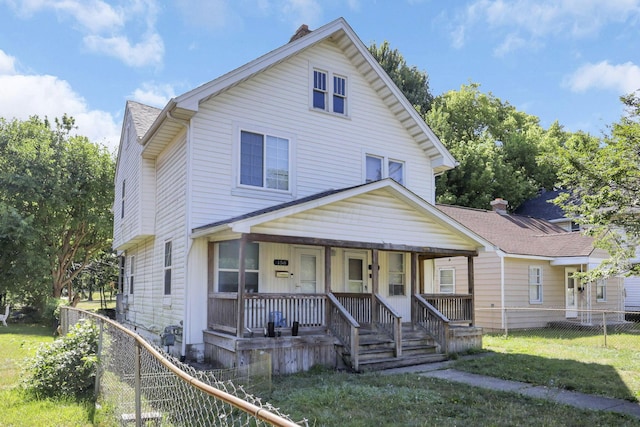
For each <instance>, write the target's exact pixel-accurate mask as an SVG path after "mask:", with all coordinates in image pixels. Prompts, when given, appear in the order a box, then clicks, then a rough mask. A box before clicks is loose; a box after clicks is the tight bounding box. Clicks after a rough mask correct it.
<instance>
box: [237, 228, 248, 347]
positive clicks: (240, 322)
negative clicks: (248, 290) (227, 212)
mask: <svg viewBox="0 0 640 427" xmlns="http://www.w3.org/2000/svg"><path fill="white" fill-rule="evenodd" d="M246 246H247V238H246V235H244V234H243V235H242V238H241V239H240V248H239V250H238V319H237V323H236V329H237V330H236V336H237V337H238V338H242V336H243V335H244V286H245V282H246V272H245V262H244V261H245V253H246Z"/></svg>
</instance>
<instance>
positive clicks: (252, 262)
mask: <svg viewBox="0 0 640 427" xmlns="http://www.w3.org/2000/svg"><path fill="white" fill-rule="evenodd" d="M239 252H240V241H239V240H230V241H227V242H220V243H218V292H238V281H239V272H240V262H239V260H240V255H239ZM259 255H260V246H259V244H258V243H254V242H250V243H246V246H245V257H244V271H245V287H244V288H245V291H246V292H258V273H259V271H260V264H259Z"/></svg>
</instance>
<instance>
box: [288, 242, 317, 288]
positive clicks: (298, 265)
mask: <svg viewBox="0 0 640 427" xmlns="http://www.w3.org/2000/svg"><path fill="white" fill-rule="evenodd" d="M294 252H295V255H294V259H295V260H296V262H295V272H294V274H293V285H294V292H296V293H303V294H315V293H318V292H323V287H322V283H323V280H322V265H323V263H322V260H321V255H322V250H321V249H319V248H295V249H294Z"/></svg>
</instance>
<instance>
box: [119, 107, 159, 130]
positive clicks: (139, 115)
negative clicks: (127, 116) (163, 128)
mask: <svg viewBox="0 0 640 427" xmlns="http://www.w3.org/2000/svg"><path fill="white" fill-rule="evenodd" d="M127 110H129V112H130V113H131V120H132V123H133V125H134V127H135V130H136V135H137V136H138V138H142V137H143V136H144V134H146V133H147V131H148V130H149V128H150V127H151V125H152V124H153V122H154V121H155V120H156V119H157V118H158V115H159V114H160V111H161V110H160V109H159V108H156V107H152V106H150V105H145V104H141V103H140V102H136V101H127Z"/></svg>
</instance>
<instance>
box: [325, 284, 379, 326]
mask: <svg viewBox="0 0 640 427" xmlns="http://www.w3.org/2000/svg"><path fill="white" fill-rule="evenodd" d="M333 295H334V296H335V297H336V298H337V300H338V301H340V304H342V306H343V307H344V308H345V309H346V310H347V311H348V312H349V313H351V316H353V318H354V319H356V321H357V322H358V323H365V324H371V294H359V293H342V292H341V293H334V294H333Z"/></svg>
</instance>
